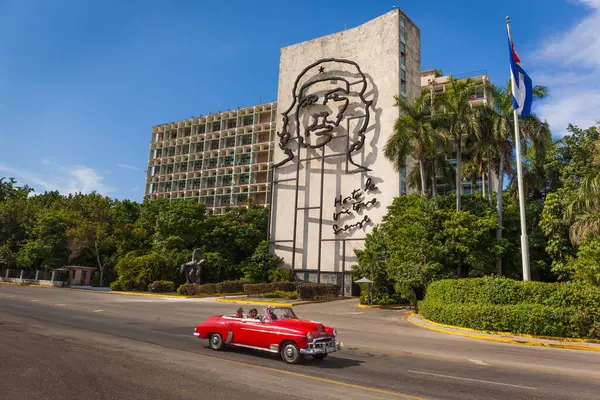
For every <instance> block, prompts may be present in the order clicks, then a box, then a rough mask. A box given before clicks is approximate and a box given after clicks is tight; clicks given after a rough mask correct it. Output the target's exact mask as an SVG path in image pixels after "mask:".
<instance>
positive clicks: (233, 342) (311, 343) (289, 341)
mask: <svg viewBox="0 0 600 400" xmlns="http://www.w3.org/2000/svg"><path fill="white" fill-rule="evenodd" d="M194 336H196V337H198V338H201V339H208V342H209V345H210V347H211V348H212V349H213V350H222V349H223V348H224V347H225V346H237V347H246V348H251V349H256V350H262V351H266V352H271V353H279V355H280V356H281V358H282V359H283V361H285V362H287V363H290V364H295V363H296V362H298V360H299V359H300V358H301V357H302V356H303V355H310V356H312V357H314V358H316V359H323V358H325V357H327V355H328V354H329V353H332V352H336V351H339V350H340V343H338V342H337V340H336V336H337V331H336V330H335V329H333V328H331V327H328V326H325V325H323V324H322V323H320V322H316V321H307V320H302V319H299V318H298V317H297V316H296V314H295V313H294V310H292V308H290V307H266V308H264V309H263V310H262V313H261V314H258V315H256V316H254V315H252V316H250V315H249V314H244V313H242V314H239V313H238V314H225V315H216V316H213V317H209V318H208V319H206V320H205V321H204V322H202V323H200V324H198V325H197V326H196V328H195V329H194Z"/></svg>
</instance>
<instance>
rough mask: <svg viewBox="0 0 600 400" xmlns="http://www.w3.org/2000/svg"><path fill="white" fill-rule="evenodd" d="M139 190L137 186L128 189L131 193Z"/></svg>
mask: <svg viewBox="0 0 600 400" xmlns="http://www.w3.org/2000/svg"><path fill="white" fill-rule="evenodd" d="M139 190H140V188H139V187H134V188H132V189H131V190H130V192H131V193H133V192H138V191H139Z"/></svg>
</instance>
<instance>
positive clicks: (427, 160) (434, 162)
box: [406, 143, 455, 203]
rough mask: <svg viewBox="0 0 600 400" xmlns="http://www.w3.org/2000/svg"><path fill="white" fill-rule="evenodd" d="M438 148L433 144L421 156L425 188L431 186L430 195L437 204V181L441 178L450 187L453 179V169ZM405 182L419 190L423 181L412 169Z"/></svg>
mask: <svg viewBox="0 0 600 400" xmlns="http://www.w3.org/2000/svg"><path fill="white" fill-rule="evenodd" d="M438 150H439V147H438V146H436V145H435V143H433V145H432V146H430V147H428V148H427V149H426V151H425V154H424V156H423V164H424V166H425V168H424V169H425V176H426V179H425V182H429V184H426V188H428V187H429V186H431V195H432V197H433V199H434V200H435V201H436V203H437V186H438V179H439V178H441V179H442V182H443V183H444V184H447V185H452V184H453V182H454V179H455V171H454V167H453V166H452V164H450V162H449V161H448V159H447V157H446V153H445V152H443V151H438ZM406 182H407V184H408V185H409V186H411V187H416V188H419V190H421V188H422V186H421V185H422V184H423V180H422V179H421V171H420V169H417V168H414V169H413V170H412V171H410V173H409V174H408V176H407V177H406Z"/></svg>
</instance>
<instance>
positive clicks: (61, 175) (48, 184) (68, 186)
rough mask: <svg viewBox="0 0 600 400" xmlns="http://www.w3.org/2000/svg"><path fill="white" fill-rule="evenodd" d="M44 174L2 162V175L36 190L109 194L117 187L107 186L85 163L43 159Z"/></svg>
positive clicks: (0, 169) (0, 173)
mask: <svg viewBox="0 0 600 400" xmlns="http://www.w3.org/2000/svg"><path fill="white" fill-rule="evenodd" d="M41 164H42V165H44V168H43V169H44V174H43V175H42V174H40V173H36V172H31V171H27V170H23V169H18V168H13V167H9V166H7V165H4V164H0V175H7V176H8V177H11V178H15V179H17V180H18V181H19V183H20V184H27V185H29V186H31V187H33V188H35V189H36V192H43V191H55V190H56V191H58V192H60V193H63V194H69V193H78V192H82V193H91V192H94V191H95V192H98V193H100V194H102V195H108V194H109V193H112V192H114V191H115V188H113V187H110V186H107V185H106V184H105V183H104V178H103V177H102V176H101V175H99V174H98V173H97V172H96V171H95V170H94V169H92V168H89V167H86V166H84V165H74V166H62V165H58V164H55V163H54V162H52V161H51V160H49V159H43V160H42V161H41Z"/></svg>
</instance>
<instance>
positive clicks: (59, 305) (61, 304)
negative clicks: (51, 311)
mask: <svg viewBox="0 0 600 400" xmlns="http://www.w3.org/2000/svg"><path fill="white" fill-rule="evenodd" d="M55 306H57V307H62V306H66V304H64V303H60V304H55Z"/></svg>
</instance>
